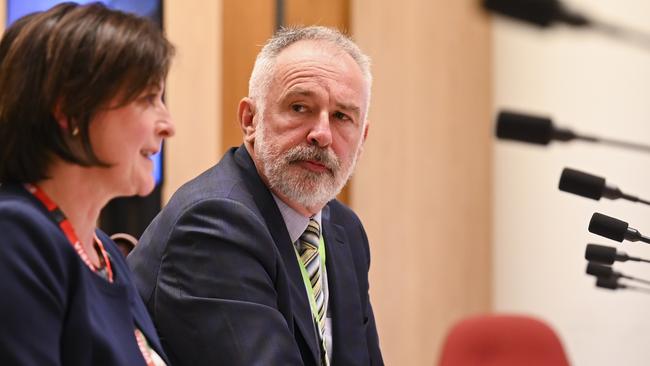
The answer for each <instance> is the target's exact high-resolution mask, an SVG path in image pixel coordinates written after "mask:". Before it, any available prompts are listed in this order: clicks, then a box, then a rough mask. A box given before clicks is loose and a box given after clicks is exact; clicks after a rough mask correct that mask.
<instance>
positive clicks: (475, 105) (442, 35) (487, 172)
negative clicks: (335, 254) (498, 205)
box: [351, 0, 492, 365]
mask: <svg viewBox="0 0 650 366" xmlns="http://www.w3.org/2000/svg"><path fill="white" fill-rule="evenodd" d="M351 24H352V30H353V34H354V35H355V37H356V39H357V40H358V41H359V43H360V45H361V46H362V48H364V50H366V51H367V52H368V53H369V54H370V56H371V57H372V59H373V71H374V75H375V84H374V87H373V100H372V105H371V111H370V120H371V125H370V134H369V137H368V141H367V143H366V146H365V151H364V154H363V156H362V158H361V162H360V164H359V168H358V171H357V173H356V174H355V177H354V179H355V180H354V185H353V186H352V187H353V189H352V194H351V197H352V206H353V208H354V209H355V210H356V211H357V213H358V214H359V216H360V217H361V219H362V220H363V222H364V224H365V227H366V230H367V231H368V236H369V238H370V240H371V246H372V247H371V249H372V267H371V295H372V297H373V303H374V307H375V315H376V317H377V321H378V326H379V331H380V337H381V343H382V349H383V352H384V356H385V361H386V363H387V364H389V365H432V364H434V360H436V359H437V354H438V350H439V347H440V345H441V341H442V339H443V337H444V335H445V332H446V331H447V328H448V326H449V325H450V324H451V323H452V322H453V321H455V320H457V319H459V318H460V317H463V316H465V315H467V314H470V313H475V312H485V311H488V310H489V309H490V297H491V295H490V283H491V282H490V276H491V269H490V261H491V251H490V250H491V246H490V237H491V219H490V213H491V201H490V192H491V188H490V182H491V158H490V156H491V143H490V141H491V137H490V135H491V122H490V121H491V115H490V111H491V105H492V104H491V80H490V72H491V67H490V60H491V58H490V56H491V54H490V46H491V45H490V23H489V22H488V19H487V18H486V17H485V16H484V15H483V14H482V13H481V12H480V10H479V8H478V2H476V1H470V0H459V1H432V0H411V1H407V2H395V1H388V0H382V1H378V0H356V1H353V7H352V18H351Z"/></svg>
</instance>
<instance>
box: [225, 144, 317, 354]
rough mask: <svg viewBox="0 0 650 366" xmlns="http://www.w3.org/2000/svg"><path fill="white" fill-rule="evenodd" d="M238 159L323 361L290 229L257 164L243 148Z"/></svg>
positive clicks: (297, 311) (296, 311)
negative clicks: (256, 166)
mask: <svg viewBox="0 0 650 366" xmlns="http://www.w3.org/2000/svg"><path fill="white" fill-rule="evenodd" d="M235 159H236V160H237V163H238V164H239V166H240V167H241V168H243V170H244V172H245V174H246V175H247V179H246V182H247V185H248V189H249V190H250V192H251V194H252V195H253V199H254V200H255V203H256V204H257V207H258V208H259V210H260V212H261V213H262V216H263V218H264V221H265V222H266V225H267V227H268V229H269V231H270V233H271V236H272V237H273V240H274V241H275V245H276V247H277V248H278V251H279V252H280V256H281V257H282V260H283V261H284V264H285V268H286V271H287V276H288V277H289V282H290V287H291V308H292V309H293V316H294V319H295V321H296V323H297V324H298V328H299V329H300V332H301V334H302V336H303V338H304V339H305V340H306V341H307V344H308V345H309V349H310V351H311V353H312V355H313V357H314V360H315V361H316V360H319V359H320V356H319V355H320V346H319V344H318V339H317V338H316V333H315V332H316V331H315V327H314V321H313V319H312V314H311V308H310V305H309V299H308V298H307V292H306V289H305V284H304V282H303V280H302V274H301V273H300V268H299V267H298V262H297V259H296V254H295V252H294V249H293V243H292V242H291V238H290V237H289V232H288V231H287V227H286V225H285V223H284V220H283V219H282V214H281V213H280V210H279V209H278V206H277V204H276V203H275V200H274V199H273V196H272V195H271V192H270V191H269V189H268V188H267V187H266V185H264V182H262V179H261V178H260V176H259V174H258V173H257V169H256V168H255V164H253V161H252V159H251V157H250V155H249V154H248V152H247V151H246V149H245V148H244V147H243V145H242V146H240V147H239V148H238V149H237V151H236V152H235ZM289 326H290V327H293V325H292V324H289Z"/></svg>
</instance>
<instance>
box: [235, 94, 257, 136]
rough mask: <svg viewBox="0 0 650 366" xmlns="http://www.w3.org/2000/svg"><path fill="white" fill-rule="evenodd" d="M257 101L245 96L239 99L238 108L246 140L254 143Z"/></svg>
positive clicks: (238, 116)
mask: <svg viewBox="0 0 650 366" xmlns="http://www.w3.org/2000/svg"><path fill="white" fill-rule="evenodd" d="M256 112H257V110H256V109H255V102H254V101H253V100H252V99H251V98H248V97H246V98H243V99H242V100H241V101H239V108H238V109H237V118H238V119H239V126H240V127H241V130H242V132H243V133H244V141H246V142H250V143H252V142H253V141H254V140H255V127H256V126H255V123H254V120H255V113H256Z"/></svg>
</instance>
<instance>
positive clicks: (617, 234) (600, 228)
mask: <svg viewBox="0 0 650 366" xmlns="http://www.w3.org/2000/svg"><path fill="white" fill-rule="evenodd" d="M589 232H590V233H593V234H596V235H600V236H604V237H606V238H608V239H612V240H616V241H618V242H623V240H627V241H642V242H644V243H648V244H650V238H648V237H645V236H643V235H642V234H641V233H640V232H639V231H638V230H636V229H633V228H631V227H629V225H628V224H627V222H625V221H621V220H619V219H615V218H613V217H610V216H607V215H603V214H601V213H598V212H596V213H594V214H593V215H592V216H591V220H590V221H589Z"/></svg>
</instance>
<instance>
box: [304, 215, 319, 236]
mask: <svg viewBox="0 0 650 366" xmlns="http://www.w3.org/2000/svg"><path fill="white" fill-rule="evenodd" d="M307 233H312V234H314V235H316V237H317V238H320V225H318V221H316V220H314V219H309V224H308V225H307V229H305V232H304V233H303V235H305V234H307Z"/></svg>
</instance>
